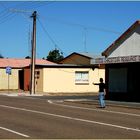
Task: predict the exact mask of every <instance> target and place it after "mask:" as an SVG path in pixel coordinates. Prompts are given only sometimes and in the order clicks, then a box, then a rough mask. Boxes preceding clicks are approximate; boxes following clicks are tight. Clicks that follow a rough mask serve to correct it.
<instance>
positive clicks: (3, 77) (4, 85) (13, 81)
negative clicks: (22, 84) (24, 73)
mask: <svg viewBox="0 0 140 140" xmlns="http://www.w3.org/2000/svg"><path fill="white" fill-rule="evenodd" d="M18 71H19V70H18V69H12V74H11V75H9V89H18V81H19V80H18ZM7 89H8V74H6V70H5V69H0V90H7Z"/></svg>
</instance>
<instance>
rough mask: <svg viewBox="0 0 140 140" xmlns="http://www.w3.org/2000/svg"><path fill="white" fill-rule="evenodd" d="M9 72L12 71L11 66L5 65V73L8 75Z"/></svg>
mask: <svg viewBox="0 0 140 140" xmlns="http://www.w3.org/2000/svg"><path fill="white" fill-rule="evenodd" d="M11 72H12V68H11V67H9V66H8V67H6V73H7V74H9V75H10V74H11Z"/></svg>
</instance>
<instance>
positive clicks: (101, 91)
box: [93, 78, 106, 108]
mask: <svg viewBox="0 0 140 140" xmlns="http://www.w3.org/2000/svg"><path fill="white" fill-rule="evenodd" d="M93 84H94V85H98V86H99V103H100V106H101V108H105V100H104V99H105V93H106V92H105V89H106V86H105V83H104V82H103V78H100V83H94V82H93Z"/></svg>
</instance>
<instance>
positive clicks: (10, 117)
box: [0, 96, 140, 139]
mask: <svg viewBox="0 0 140 140" xmlns="http://www.w3.org/2000/svg"><path fill="white" fill-rule="evenodd" d="M0 138H1V139H9V138H10V139H18V138H20V139H24V138H26V139H97V138H99V139H102V138H105V139H136V138H137V139H140V109H139V108H129V107H123V106H115V105H114V106H109V105H107V107H106V108H105V109H101V108H99V107H98V105H97V104H88V103H87V102H86V103H77V102H76V103H75V102H70V101H68V100H67V101H64V100H63V101H62V100H60V99H59V100H56V99H55V100H53V98H51V99H47V98H45V97H24V96H17V97H9V96H0Z"/></svg>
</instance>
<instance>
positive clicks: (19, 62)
mask: <svg viewBox="0 0 140 140" xmlns="http://www.w3.org/2000/svg"><path fill="white" fill-rule="evenodd" d="M30 64H31V60H30V59H17V58H0V68H5V67H7V66H10V67H12V68H23V67H26V66H29V65H30ZM36 64H38V65H40V64H43V65H50V64H56V63H53V62H50V61H48V60H44V59H36Z"/></svg>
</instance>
